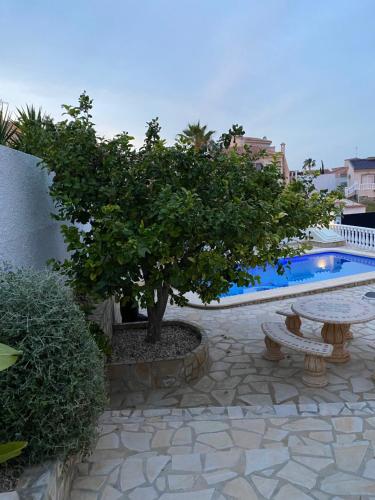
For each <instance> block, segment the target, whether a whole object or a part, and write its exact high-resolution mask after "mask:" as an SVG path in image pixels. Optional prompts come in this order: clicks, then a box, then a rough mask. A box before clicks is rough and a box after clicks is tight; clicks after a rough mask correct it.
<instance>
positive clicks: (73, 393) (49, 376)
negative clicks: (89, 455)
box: [0, 268, 105, 463]
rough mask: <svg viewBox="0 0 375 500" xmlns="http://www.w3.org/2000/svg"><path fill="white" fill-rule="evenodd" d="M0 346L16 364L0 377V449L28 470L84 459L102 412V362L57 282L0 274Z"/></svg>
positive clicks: (37, 275) (44, 276)
mask: <svg viewBox="0 0 375 500" xmlns="http://www.w3.org/2000/svg"><path fill="white" fill-rule="evenodd" d="M0 332H1V339H2V340H3V341H4V342H6V343H8V344H9V345H14V346H17V349H20V350H21V351H22V353H23V354H22V357H21V358H20V359H19V360H18V362H17V363H16V364H15V365H14V366H13V367H12V369H11V370H6V371H3V372H1V373H0V408H1V411H0V441H13V440H21V439H22V440H27V441H28V446H27V448H26V450H25V453H24V455H23V456H24V457H25V460H26V461H28V462H29V463H38V462H41V461H43V460H46V459H49V458H54V457H59V458H62V459H63V458H65V457H66V456H68V455H70V454H73V453H77V452H82V453H83V454H84V453H86V452H88V451H89V449H90V445H91V444H92V440H93V438H94V436H95V427H96V421H97V417H98V415H99V414H100V412H101V411H102V409H103V406H104V402H105V397H104V375H103V359H102V355H101V354H100V353H99V350H98V348H97V346H96V344H95V341H94V339H93V338H92V335H91V334H90V332H89V331H88V327H87V323H86V321H85V318H84V315H83V313H82V312H81V311H80V309H79V308H78V306H77V305H76V304H75V303H74V300H73V296H72V293H71V291H70V290H69V289H68V288H67V287H66V286H65V285H64V283H63V281H62V278H61V277H60V276H59V275H57V274H55V273H52V272H49V271H35V270H31V269H22V270H16V271H10V272H9V270H6V269H5V268H0Z"/></svg>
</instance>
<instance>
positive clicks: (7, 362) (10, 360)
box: [0, 344, 22, 371]
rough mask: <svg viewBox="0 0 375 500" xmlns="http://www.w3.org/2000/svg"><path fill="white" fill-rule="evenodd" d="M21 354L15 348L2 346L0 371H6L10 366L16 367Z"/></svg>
mask: <svg viewBox="0 0 375 500" xmlns="http://www.w3.org/2000/svg"><path fill="white" fill-rule="evenodd" d="M20 354H22V351H17V350H16V349H13V347H9V346H8V345H5V344H0V371H2V370H6V369H7V368H9V366H12V365H14V363H15V362H16V361H17V358H18V356H19V355H20Z"/></svg>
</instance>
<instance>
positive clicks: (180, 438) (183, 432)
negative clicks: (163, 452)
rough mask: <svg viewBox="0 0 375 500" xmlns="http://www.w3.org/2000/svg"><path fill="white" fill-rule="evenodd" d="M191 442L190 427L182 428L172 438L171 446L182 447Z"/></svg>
mask: <svg viewBox="0 0 375 500" xmlns="http://www.w3.org/2000/svg"><path fill="white" fill-rule="evenodd" d="M191 442H192V435H191V429H190V427H182V428H181V429H178V430H177V431H176V433H175V435H174V436H173V440H172V444H174V445H177V446H178V445H184V444H189V443H191Z"/></svg>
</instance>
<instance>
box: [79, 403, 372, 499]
mask: <svg viewBox="0 0 375 500" xmlns="http://www.w3.org/2000/svg"><path fill="white" fill-rule="evenodd" d="M281 406H283V407H284V411H282V413H284V414H285V415H287V414H289V416H285V417H281V416H277V415H278V412H279V409H280V407H281ZM100 434H101V437H100V439H99V441H98V445H97V447H96V449H95V451H94V452H93V454H92V455H91V456H90V457H89V458H88V459H87V461H86V462H85V463H83V464H81V465H80V466H79V472H78V475H77V477H76V479H75V481H74V484H73V489H72V493H71V499H72V500H79V499H86V498H88V499H90V500H107V499H109V500H110V499H124V500H125V499H130V500H134V499H136V500H137V499H140V500H145V499H152V500H153V499H158V498H160V499H162V500H189V499H192V500H193V499H194V500H200V499H202V500H204V499H207V500H223V499H226V500H229V499H241V500H247V499H258V498H259V499H264V498H266V499H270V498H276V499H280V500H281V499H285V500H289V499H298V500H300V499H318V500H324V499H330V498H335V499H336V500H338V499H340V498H358V499H360V498H373V499H375V458H374V446H375V401H373V402H367V403H365V402H363V403H346V404H344V403H340V404H336V403H325V404H322V405H316V404H315V405H314V404H305V405H298V406H296V405H274V406H270V407H268V408H265V407H252V406H247V407H227V408H223V407H206V408H192V409H165V410H161V409H160V410H143V411H142V410H124V411H112V412H111V411H108V412H106V413H105V414H104V415H103V417H102V419H101V423H100Z"/></svg>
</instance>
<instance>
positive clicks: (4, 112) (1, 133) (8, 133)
mask: <svg viewBox="0 0 375 500" xmlns="http://www.w3.org/2000/svg"><path fill="white" fill-rule="evenodd" d="M15 134H16V127H15V126H14V123H13V121H12V115H11V113H10V111H9V109H8V106H6V105H5V104H1V105H0V144H2V145H3V146H8V145H9V144H10V143H11V141H12V139H13V138H14V137H15Z"/></svg>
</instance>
